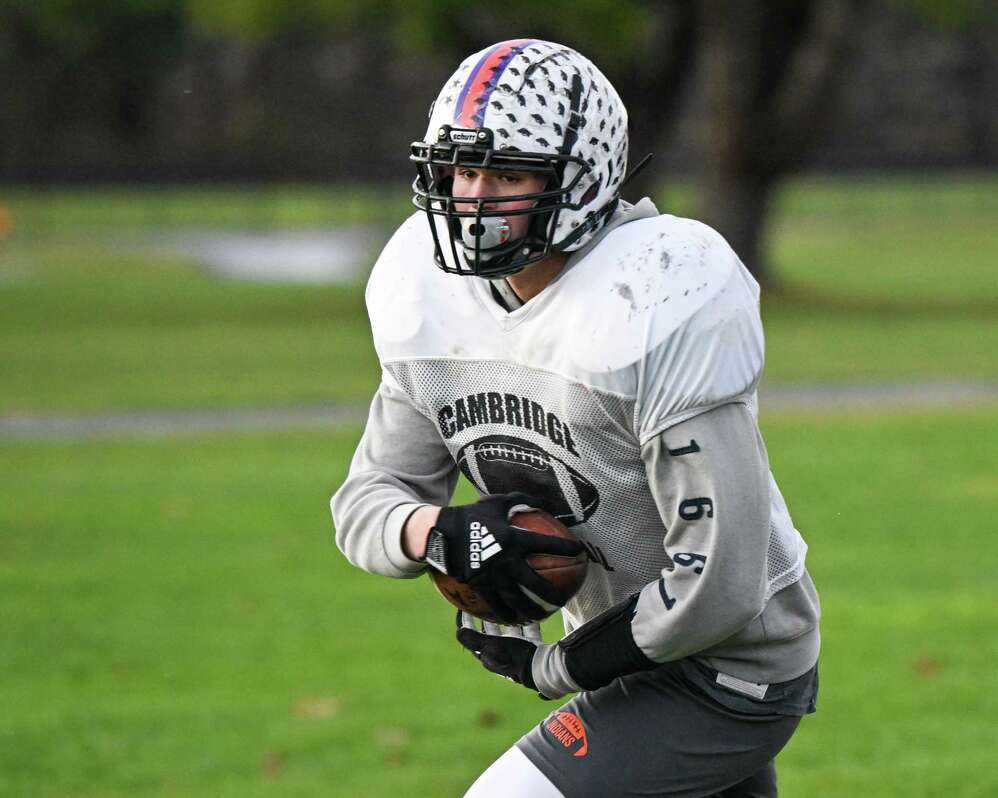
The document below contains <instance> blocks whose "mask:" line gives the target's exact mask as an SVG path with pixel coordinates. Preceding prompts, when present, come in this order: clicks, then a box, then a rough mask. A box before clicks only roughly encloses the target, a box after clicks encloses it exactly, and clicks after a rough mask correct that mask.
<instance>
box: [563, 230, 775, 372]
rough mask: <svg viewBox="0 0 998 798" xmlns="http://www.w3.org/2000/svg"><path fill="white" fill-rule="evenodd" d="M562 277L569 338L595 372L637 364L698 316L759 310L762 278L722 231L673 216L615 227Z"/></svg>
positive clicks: (718, 317) (718, 319) (581, 361)
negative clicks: (758, 280) (758, 279)
mask: <svg viewBox="0 0 998 798" xmlns="http://www.w3.org/2000/svg"><path fill="white" fill-rule="evenodd" d="M562 279H563V280H564V281H565V283H566V284H565V285H563V286H562V290H563V291H565V294H566V296H565V298H564V301H563V302H562V308H563V309H564V310H565V311H566V313H567V314H568V318H566V319H565V322H566V324H565V325H564V329H566V330H572V331H573V333H572V335H571V336H570V337H568V338H566V344H567V345H569V346H571V348H572V360H573V361H574V362H575V363H576V364H578V366H579V367H581V368H584V369H586V370H588V371H591V372H595V373H599V372H609V371H616V370H619V369H622V368H625V367H627V366H630V365H632V364H635V363H640V362H641V361H643V360H644V359H645V357H646V356H647V354H648V353H650V352H652V351H654V350H655V349H657V348H658V347H660V346H661V345H662V344H663V343H664V342H666V341H667V340H668V339H670V338H675V337H680V336H682V334H683V331H684V328H686V327H687V326H688V325H689V324H690V322H691V320H692V319H694V318H696V317H699V318H698V319H697V321H698V323H699V322H702V321H703V320H704V319H705V318H706V317H709V318H710V322H709V323H710V324H712V325H717V324H720V323H722V322H723V319H724V318H726V317H727V316H729V315H731V314H732V313H735V312H738V311H740V310H747V311H748V312H749V313H751V314H754V315H758V285H757V284H756V282H755V280H754V279H753V278H752V276H751V275H750V274H749V273H748V271H747V270H746V269H745V267H744V266H743V265H742V264H741V262H740V261H739V259H738V257H737V255H735V253H734V251H733V250H732V249H731V247H730V246H729V245H728V243H727V242H726V241H725V240H724V238H723V237H721V235H720V234H718V233H717V232H716V231H714V230H713V229H711V228H710V227H708V226H707V225H705V224H702V223H700V222H697V221H694V220H691V219H682V218H679V217H675V216H668V215H663V216H656V217H653V218H649V219H640V220H637V221H634V222H631V223H629V224H626V225H623V226H621V227H619V228H617V229H616V230H613V231H612V232H611V233H610V234H609V235H607V236H606V238H604V239H603V241H601V242H600V244H599V245H598V246H597V247H596V248H595V249H593V250H592V251H591V252H589V253H588V254H587V255H586V257H585V258H584V259H583V260H581V261H580V262H579V263H577V264H575V266H574V267H573V268H572V269H571V270H570V271H569V272H568V273H566V274H565V276H564V277H563V278H562Z"/></svg>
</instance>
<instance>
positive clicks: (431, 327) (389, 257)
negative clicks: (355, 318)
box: [365, 211, 474, 362]
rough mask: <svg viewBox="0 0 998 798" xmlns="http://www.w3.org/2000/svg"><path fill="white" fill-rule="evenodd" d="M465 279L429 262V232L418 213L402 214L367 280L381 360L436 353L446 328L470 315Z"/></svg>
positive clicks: (442, 341) (372, 322)
mask: <svg viewBox="0 0 998 798" xmlns="http://www.w3.org/2000/svg"><path fill="white" fill-rule="evenodd" d="M466 279H467V278H463V277H458V276H455V275H449V274H445V273H444V272H443V271H441V270H440V269H438V268H437V266H436V264H435V263H434V262H433V237H432V236H431V235H430V230H429V226H428V225H427V223H426V217H425V215H424V214H423V212H422V211H417V212H415V213H414V214H413V215H412V216H410V217H409V218H408V219H406V220H405V222H403V223H402V225H401V226H400V227H399V229H398V230H396V231H395V234H394V235H393V236H392V237H391V239H390V240H389V241H388V243H387V244H386V245H385V248H384V250H382V252H381V255H380V257H379V258H378V260H377V262H376V263H375V265H374V269H373V270H372V271H371V276H370V278H369V280H368V283H367V292H366V295H365V297H366V301H367V312H368V315H369V316H370V320H371V331H372V333H373V336H374V346H375V349H376V350H377V352H378V356H379V357H380V358H381V360H382V361H383V362H384V361H385V360H390V359H394V358H395V357H400V356H404V355H405V354H406V353H407V352H410V351H411V353H412V354H415V355H420V356H432V355H434V354H436V352H435V351H434V349H435V346H436V345H437V344H440V345H444V337H445V336H444V333H445V330H446V328H447V327H448V326H450V327H451V329H453V327H454V325H455V322H456V320H458V319H463V318H467V317H469V316H471V315H474V308H473V298H472V297H471V296H470V295H469V292H468V290H467V288H468V286H467V285H465V280H466ZM454 337H455V338H456V336H454Z"/></svg>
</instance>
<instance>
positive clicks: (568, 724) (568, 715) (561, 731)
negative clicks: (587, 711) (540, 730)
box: [544, 712, 589, 756]
mask: <svg viewBox="0 0 998 798" xmlns="http://www.w3.org/2000/svg"><path fill="white" fill-rule="evenodd" d="M544 730H545V731H546V732H547V733H548V734H550V735H551V736H552V737H553V738H554V739H555V740H556V741H557V742H559V743H561V745H562V746H563V747H564V748H565V749H567V750H569V751H572V752H573V753H572V756H585V755H586V754H588V753H589V739H588V738H587V737H586V726H585V724H584V723H583V722H582V720H581V719H580V718H579V716H578V715H576V714H575V713H573V712H555V713H554V714H553V715H551V716H550V717H549V718H548V719H547V720H546V721H544Z"/></svg>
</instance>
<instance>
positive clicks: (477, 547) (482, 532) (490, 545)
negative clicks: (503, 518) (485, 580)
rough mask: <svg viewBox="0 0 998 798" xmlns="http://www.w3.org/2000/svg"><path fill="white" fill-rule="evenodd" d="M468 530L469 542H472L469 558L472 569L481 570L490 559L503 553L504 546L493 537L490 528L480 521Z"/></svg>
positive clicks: (472, 524) (472, 523) (470, 525)
mask: <svg viewBox="0 0 998 798" xmlns="http://www.w3.org/2000/svg"><path fill="white" fill-rule="evenodd" d="M468 529H469V532H468V540H469V541H470V543H469V546H468V550H469V552H468V557H469V559H470V561H471V562H470V565H471V567H472V569H476V568H481V567H482V563H483V562H485V561H486V560H487V559H488V558H489V557H491V556H492V555H493V554H498V553H499V552H500V551H502V546H500V545H499V544H498V543H497V542H496V539H495V538H494V537H492V533H491V532H489V528H488V527H487V526H485V525H484V524H483V523H481V522H480V521H472V522H471V524H469V526H468Z"/></svg>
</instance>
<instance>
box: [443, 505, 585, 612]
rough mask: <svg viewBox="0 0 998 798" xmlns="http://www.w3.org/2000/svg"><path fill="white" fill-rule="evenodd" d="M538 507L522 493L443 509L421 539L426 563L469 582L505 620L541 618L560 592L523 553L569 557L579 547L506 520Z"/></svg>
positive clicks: (558, 600) (557, 603) (557, 604)
mask: <svg viewBox="0 0 998 798" xmlns="http://www.w3.org/2000/svg"><path fill="white" fill-rule="evenodd" d="M537 507H538V504H537V502H536V500H534V499H531V497H529V496H527V495H525V494H523V493H507V494H503V495H498V496H489V497H487V498H484V499H481V500H480V501H477V502H475V503H474V504H465V505H461V506H459V507H445V508H444V509H443V510H441V511H440V517H439V518H438V519H437V523H436V526H434V527H433V529H432V530H431V531H430V535H429V537H428V538H427V540H426V561H427V562H428V563H429V564H430V565H432V566H433V567H434V568H436V569H438V570H440V571H442V572H443V573H445V574H449V575H450V576H453V577H454V578H455V579H457V580H458V581H459V582H465V583H466V584H469V585H471V586H472V587H473V588H474V589H475V591H476V592H477V593H478V594H479V595H480V596H481V597H482V598H483V599H485V601H487V602H488V603H489V605H490V606H491V607H492V610H493V612H495V614H496V616H498V617H499V618H501V619H502V621H503V622H504V623H509V624H517V623H526V622H529V621H535V620H539V619H541V618H545V617H547V616H548V615H550V614H551V613H552V612H554V611H555V610H556V609H558V607H560V606H561V604H562V596H560V595H559V594H558V591H557V589H556V588H555V587H554V586H553V585H551V584H550V583H549V582H547V581H546V580H545V579H542V578H541V577H540V576H538V575H537V572H536V571H534V569H533V568H531V567H530V566H529V565H528V564H527V562H526V558H527V556H528V555H530V554H558V555H562V556H565V557H574V556H575V555H577V554H579V553H580V552H581V551H582V550H583V549H582V544H581V543H579V542H578V541H574V540H565V539H563V538H556V537H552V536H550V535H541V534H538V533H536V532H531V531H529V530H527V529H520V528H519V527H515V526H512V525H511V524H510V518H512V516H513V515H515V514H516V513H518V512H524V511H528V510H532V509H535V508H537Z"/></svg>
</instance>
